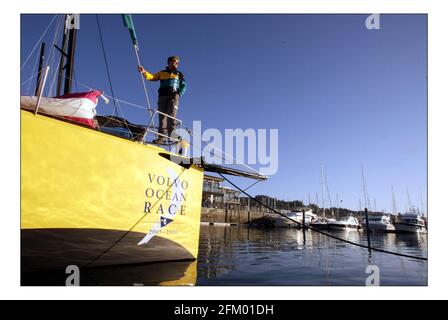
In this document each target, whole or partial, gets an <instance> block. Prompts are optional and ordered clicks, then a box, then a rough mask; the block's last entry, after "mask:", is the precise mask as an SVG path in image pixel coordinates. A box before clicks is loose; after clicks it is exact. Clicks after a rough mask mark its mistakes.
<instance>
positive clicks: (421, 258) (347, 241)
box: [218, 173, 428, 261]
mask: <svg viewBox="0 0 448 320" xmlns="http://www.w3.org/2000/svg"><path fill="white" fill-rule="evenodd" d="M218 174H219V175H220V176H221V177H222V178H223V179H225V180H226V181H227V182H228V183H230V184H231V185H232V186H233V187H235V188H236V189H238V190H239V191H240V192H242V193H244V194H245V195H246V196H248V197H249V198H251V199H252V200H254V201H256V202H258V203H259V204H261V205H262V206H263V207H265V208H267V209H269V210H271V211H272V212H274V213H277V214H279V215H281V216H282V217H284V218H286V219H288V220H291V221H292V222H294V223H296V224H298V225H300V226H301V227H302V228H304V227H305V228H308V229H310V230H313V231H316V232H318V233H320V234H323V235H325V236H327V237H330V238H333V239H336V240H339V241H342V242H346V243H349V244H352V245H354V246H358V247H361V248H365V249H369V250H373V251H378V252H382V253H387V254H392V255H396V256H400V257H405V258H411V259H417V260H423V261H428V258H425V257H418V256H411V255H407V254H402V253H398V252H392V251H387V250H383V249H378V248H373V247H369V246H366V245H363V244H360V243H356V242H352V241H349V240H346V239H342V238H339V237H336V236H333V235H331V234H328V233H326V232H322V231H320V230H318V229H315V228H312V227H306V226H304V225H303V224H302V223H300V222H298V221H296V220H294V219H292V218H290V217H288V216H287V215H284V214H283V213H280V212H278V211H277V210H275V209H273V208H271V207H269V206H268V205H266V204H264V203H263V202H261V201H259V200H258V199H255V198H254V197H252V196H251V195H250V194H248V193H247V192H245V191H244V190H242V189H241V188H240V187H238V186H237V185H235V184H234V183H233V182H232V181H230V180H229V179H228V178H226V177H225V176H223V175H222V174H221V173H218Z"/></svg>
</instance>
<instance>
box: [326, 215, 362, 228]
mask: <svg viewBox="0 0 448 320" xmlns="http://www.w3.org/2000/svg"><path fill="white" fill-rule="evenodd" d="M327 225H328V228H329V229H359V228H360V227H361V224H360V223H359V221H358V219H357V218H355V217H353V216H349V217H344V218H342V219H341V220H334V221H329V222H328V223H327Z"/></svg>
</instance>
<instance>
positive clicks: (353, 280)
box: [22, 225, 427, 286]
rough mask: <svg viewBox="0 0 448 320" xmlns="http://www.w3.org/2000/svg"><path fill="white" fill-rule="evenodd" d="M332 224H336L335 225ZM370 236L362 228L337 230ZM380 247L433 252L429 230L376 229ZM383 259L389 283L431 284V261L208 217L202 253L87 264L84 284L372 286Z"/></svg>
mask: <svg viewBox="0 0 448 320" xmlns="http://www.w3.org/2000/svg"><path fill="white" fill-rule="evenodd" d="M327 232H330V231H327ZM332 234H334V235H337V236H338V237H340V238H344V239H347V240H350V241H352V242H356V243H361V244H365V245H366V244H367V235H366V233H365V232H362V231H356V230H352V231H337V232H336V231H334V232H332ZM371 245H372V247H375V248H379V249H384V250H388V251H393V252H399V253H402V254H407V255H413V256H420V257H427V235H418V234H392V233H389V234H372V235H371ZM369 265H370V266H371V265H373V266H377V267H378V270H379V281H380V283H379V284H380V285H381V286H425V285H427V262H426V261H422V260H415V259H410V258H404V257H399V256H394V255H389V254H385V253H381V252H375V251H371V253H370V254H369V251H368V250H367V249H364V248H360V247H356V246H354V245H351V244H348V243H345V242H341V241H339V240H336V239H332V238H329V237H327V236H325V235H322V234H319V233H317V232H314V231H310V230H308V231H306V232H305V236H304V233H303V231H302V230H298V229H294V228H248V227H246V226H242V225H239V226H218V225H201V233H200V244H199V257H198V260H197V261H179V262H169V263H154V264H141V265H133V266H115V267H102V268H91V269H81V270H80V285H82V286H140V285H147V286H154V285H171V286H173V285H174V286H184V285H196V286H364V285H365V284H366V278H367V277H369V275H370V272H369V273H366V268H367V266H369ZM68 278H69V275H68V274H67V272H66V271H65V270H59V271H48V272H45V273H36V274H22V285H51V286H63V285H66V284H67V279H68Z"/></svg>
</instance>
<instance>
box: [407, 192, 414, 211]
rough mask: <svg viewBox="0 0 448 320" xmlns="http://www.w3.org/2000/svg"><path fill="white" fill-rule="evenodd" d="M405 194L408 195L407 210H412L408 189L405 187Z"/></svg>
mask: <svg viewBox="0 0 448 320" xmlns="http://www.w3.org/2000/svg"><path fill="white" fill-rule="evenodd" d="M406 194H407V196H408V208H409V209H408V211H412V209H413V207H412V201H411V196H410V195H409V190H408V188H407V187H406Z"/></svg>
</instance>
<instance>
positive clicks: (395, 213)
mask: <svg viewBox="0 0 448 320" xmlns="http://www.w3.org/2000/svg"><path fill="white" fill-rule="evenodd" d="M392 211H393V214H394V215H397V203H396V201H395V193H394V186H392Z"/></svg>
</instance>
